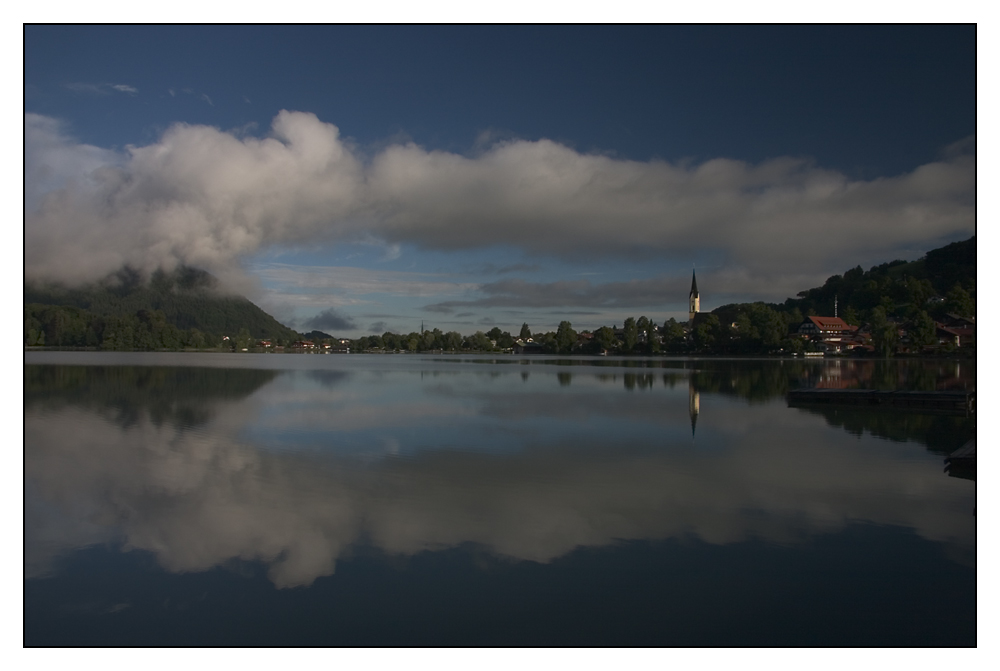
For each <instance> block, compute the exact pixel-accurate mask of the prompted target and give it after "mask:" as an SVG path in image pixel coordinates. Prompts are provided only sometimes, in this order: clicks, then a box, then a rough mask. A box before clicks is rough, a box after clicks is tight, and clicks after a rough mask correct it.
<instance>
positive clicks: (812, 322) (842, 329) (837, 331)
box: [798, 316, 858, 342]
mask: <svg viewBox="0 0 1000 671" xmlns="http://www.w3.org/2000/svg"><path fill="white" fill-rule="evenodd" d="M857 330H858V327H857V326H851V325H850V324H848V323H847V322H845V321H844V320H843V319H841V318H840V317H815V316H812V317H806V319H805V321H803V322H802V324H800V325H799V329H798V333H799V335H801V336H802V337H804V338H810V339H812V340H820V341H822V342H839V341H841V340H846V339H849V338H851V337H852V336H853V335H854V334H855V333H856V332H857Z"/></svg>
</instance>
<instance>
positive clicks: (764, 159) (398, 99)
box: [24, 26, 976, 336]
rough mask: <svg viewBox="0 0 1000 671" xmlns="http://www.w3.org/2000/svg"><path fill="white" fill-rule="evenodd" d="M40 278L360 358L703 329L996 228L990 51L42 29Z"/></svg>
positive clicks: (796, 37)
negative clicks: (161, 270)
mask: <svg viewBox="0 0 1000 671" xmlns="http://www.w3.org/2000/svg"><path fill="white" fill-rule="evenodd" d="M24 64H25V67H24V84H25V89H24V91H25V93H24V95H25V208H26V214H25V216H26V227H25V275H26V277H29V278H46V279H56V280H60V281H65V282H79V281H86V280H89V279H94V278H96V277H99V276H101V275H102V274H105V273H107V272H110V271H111V270H113V269H114V268H115V267H119V266H120V265H121V264H123V263H130V264H132V265H134V266H138V267H142V268H147V269H152V268H154V267H157V266H167V267H169V266H171V265H174V264H177V263H189V264H192V265H197V266H200V267H203V268H206V269H208V270H210V271H211V272H213V273H216V274H217V275H219V276H220V277H221V278H223V279H224V281H226V282H227V283H228V284H229V285H231V286H232V287H234V288H235V289H237V290H239V291H242V292H244V293H246V294H247V295H248V296H250V297H251V298H252V299H253V300H254V301H255V302H257V303H258V304H259V305H261V306H262V307H263V308H264V309H266V310H268V311H269V312H270V313H272V314H274V315H275V316H276V317H278V318H279V319H280V320H282V321H283V322H285V323H287V324H289V325H291V326H293V327H295V328H297V329H299V330H309V329H310V328H312V327H314V326H315V327H318V328H321V329H322V330H325V331H327V332H330V333H335V334H337V335H345V336H357V335H361V334H366V333H371V332H382V331H383V330H393V331H397V332H401V331H406V332H408V331H411V330H416V329H417V328H419V326H420V323H421V322H422V321H423V322H424V323H425V324H426V325H427V326H428V327H434V326H436V327H439V328H441V329H442V330H446V331H447V330H457V331H460V332H462V333H466V334H468V333H472V332H474V331H476V330H488V329H489V328H491V327H492V326H494V325H497V326H500V327H501V328H503V329H506V330H511V331H516V330H517V329H519V328H520V325H521V323H522V322H527V323H529V324H530V325H531V327H532V329H533V330H548V329H554V328H555V326H556V325H557V324H558V322H559V321H562V320H564V319H566V320H569V321H571V322H572V323H573V324H574V326H575V327H576V328H578V329H580V328H594V327H596V326H600V325H602V324H618V325H620V324H621V322H622V321H623V320H624V318H625V317H627V316H636V317H638V316H639V315H642V314H645V315H647V316H649V317H651V318H653V319H655V320H657V321H658V322H662V321H663V320H665V319H666V318H668V317H676V318H678V319H684V318H686V300H687V290H688V287H689V286H690V275H691V269H692V267H697V268H698V276H699V281H698V283H699V288H700V289H701V292H702V307H703V309H712V308H713V307H716V306H718V305H721V304H725V303H729V302H735V301H749V300H766V301H782V300H784V299H785V298H787V297H788V296H793V295H794V294H795V292H797V291H799V290H802V289H806V288H809V287H811V286H816V285H818V284H820V283H822V281H823V280H824V279H825V278H826V277H827V276H829V275H831V274H834V273H838V272H843V271H844V270H847V269H848V268H851V267H853V266H855V265H858V264H860V265H862V266H863V267H866V268H867V267H870V266H871V265H874V264H876V263H880V262H883V261H886V260H891V259H894V258H904V259H913V258H917V257H919V256H920V254H921V253H923V252H925V251H927V250H928V249H932V248H934V247H937V246H940V245H941V244H944V243H947V242H951V241H955V240H960V239H965V238H968V237H969V236H970V235H972V234H973V233H974V232H975V212H976V210H975V167H976V164H975V145H976V138H975V133H976V107H975V104H976V29H975V27H970V26H945V27H941V26H905V27H884V26H864V27H850V26H848V27H842V26H815V27H808V26H807V27H803V26H779V27H759V26H750V27H746V26H707V27H692V26H666V27H663V26H640V27H604V26H575V27H506V26H499V27H493V26H491V27H461V26H460V27H398V26H397V27H382V26H355V27H328V26H322V27H320V26H316V27H312V26H310V27H280V28H274V27H219V26H208V27H136V26H117V27H99V26H87V27H65V26H55V27H39V26H28V27H26V28H25V52H24Z"/></svg>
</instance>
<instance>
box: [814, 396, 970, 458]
mask: <svg viewBox="0 0 1000 671" xmlns="http://www.w3.org/2000/svg"><path fill="white" fill-rule="evenodd" d="M798 409H799V410H802V411H805V412H810V413H813V414H816V415H822V416H823V418H824V419H826V422H827V424H829V425H830V426H835V427H838V428H842V429H844V430H845V431H847V432H848V433H849V434H851V435H852V436H861V435H863V434H864V433H865V432H867V433H868V434H870V435H872V436H876V437H878V438H885V439H888V440H891V441H894V442H903V441H914V442H917V443H920V444H921V445H924V446H926V447H927V449H928V450H930V451H931V452H934V453H935V454H940V455H942V456H947V455H948V454H950V453H951V452H952V451H954V450H956V449H957V448H959V447H961V446H962V445H963V444H964V443H965V442H966V441H967V440H969V439H970V438H974V437H975V436H976V427H975V421H974V420H973V419H971V418H968V417H956V416H952V415H932V414H924V413H918V412H912V411H907V410H899V409H885V408H882V409H878V410H875V409H871V408H867V407H865V406H850V407H831V406H822V407H819V406H817V407H810V408H798Z"/></svg>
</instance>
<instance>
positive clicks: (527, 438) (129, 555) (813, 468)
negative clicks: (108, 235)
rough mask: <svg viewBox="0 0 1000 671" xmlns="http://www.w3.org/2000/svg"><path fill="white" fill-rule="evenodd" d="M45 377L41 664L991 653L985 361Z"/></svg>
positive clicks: (36, 530)
mask: <svg viewBox="0 0 1000 671" xmlns="http://www.w3.org/2000/svg"><path fill="white" fill-rule="evenodd" d="M25 364H26V365H25V368H24V385H25V391H24V403H25V449H24V468H25V473H24V477H25V548H24V557H25V559H24V561H25V565H24V573H25V583H24V643H25V644H26V645H123V644H124V645H133V644H142V645H147V644H149V645H192V644H194V645H199V644H206V645H216V644H218V645H288V644H290V645H574V646H580V645H583V646H588V645H644V646H645V645H652V646H662V645H680V646H721V645H739V646H746V645H751V646H753V645H767V646H771V645H823V646H842V645H847V646H871V645H874V646H890V645H891V646H897V645H903V646H925V645H926V646H972V645H975V644H976V631H975V628H976V573H975V570H976V568H975V558H976V518H975V516H974V511H975V482H974V481H972V480H971V479H967V478H962V477H955V476H950V475H949V474H947V473H945V472H944V470H943V467H944V461H943V460H944V457H945V456H946V455H947V454H948V453H949V452H951V451H953V450H955V449H956V448H958V447H960V446H961V445H962V444H963V443H964V442H965V441H966V440H967V439H968V438H970V437H973V436H974V435H975V425H974V420H971V419H967V418H964V417H952V416H946V415H932V414H918V413H912V412H902V411H872V410H866V409H859V408H846V409H844V408H823V409H818V410H812V409H802V408H789V407H787V403H786V401H785V394H786V393H787V391H788V390H789V389H794V388H801V387H814V386H826V387H865V388H908V389H945V388H957V389H962V388H969V389H971V388H974V387H975V382H976V380H975V368H974V365H973V364H969V363H962V364H957V363H955V362H898V363H897V362H879V361H866V362H860V361H858V362H853V361H844V362H836V361H789V360H785V361H774V360H771V361H749V360H737V361H733V360H719V359H713V360H684V359H673V360H671V359H654V360H643V359H630V360H625V361H623V360H615V359H605V358H601V359H593V360H580V359H576V360H573V361H560V360H558V359H549V358H543V357H532V358H527V359H522V358H514V357H498V358H492V359H491V358H486V357H479V358H476V357H455V356H437V357H433V356H425V357H422V356H410V355H386V356H378V355H340V356H338V355H328V356H323V355H291V354H288V355H252V354H242V355H241V354H231V355H224V354H219V355H215V354H138V353H137V354H114V353H107V354H105V353H75V352H67V353H28V354H26V355H25ZM965 475H966V476H968V475H969V474H965Z"/></svg>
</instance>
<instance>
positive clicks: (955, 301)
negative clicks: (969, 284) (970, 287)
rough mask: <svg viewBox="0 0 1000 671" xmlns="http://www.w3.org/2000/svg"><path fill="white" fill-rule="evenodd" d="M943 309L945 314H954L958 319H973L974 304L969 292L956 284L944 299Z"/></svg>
mask: <svg viewBox="0 0 1000 671" xmlns="http://www.w3.org/2000/svg"><path fill="white" fill-rule="evenodd" d="M945 308H946V311H947V312H950V313H951V314H956V315H958V316H959V317H975V316H976V304H975V302H974V301H973V300H972V296H970V295H969V292H968V291H966V290H965V289H963V288H962V285H961V284H956V285H955V286H953V287H952V288H951V291H949V292H948V295H947V296H946V297H945Z"/></svg>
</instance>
